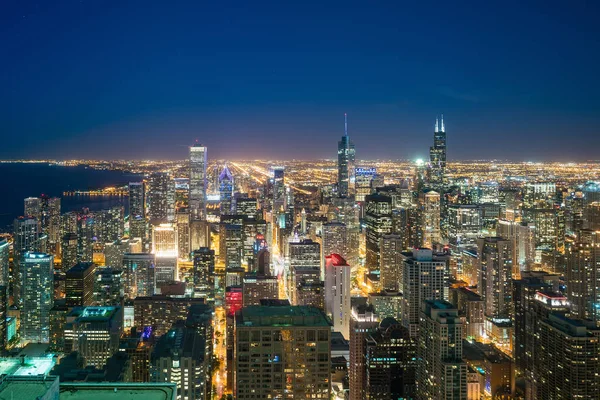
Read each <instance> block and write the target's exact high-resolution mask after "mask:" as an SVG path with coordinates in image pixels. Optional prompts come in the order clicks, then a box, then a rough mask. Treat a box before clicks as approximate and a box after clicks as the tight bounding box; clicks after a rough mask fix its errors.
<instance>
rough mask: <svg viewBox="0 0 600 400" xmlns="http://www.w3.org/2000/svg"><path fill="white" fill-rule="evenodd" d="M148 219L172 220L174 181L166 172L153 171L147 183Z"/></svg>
mask: <svg viewBox="0 0 600 400" xmlns="http://www.w3.org/2000/svg"><path fill="white" fill-rule="evenodd" d="M148 217H149V218H150V221H159V222H172V221H173V220H174V217H175V183H174V182H173V180H172V179H171V177H170V176H169V174H168V173H166V172H154V173H153V174H152V175H150V182H149V184H148Z"/></svg>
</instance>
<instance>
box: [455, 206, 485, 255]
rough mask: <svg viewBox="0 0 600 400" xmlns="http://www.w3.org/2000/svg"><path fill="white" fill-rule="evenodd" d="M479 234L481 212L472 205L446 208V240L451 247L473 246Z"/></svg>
mask: <svg viewBox="0 0 600 400" xmlns="http://www.w3.org/2000/svg"><path fill="white" fill-rule="evenodd" d="M480 232H481V210H480V209H479V207H478V206H477V205H473V204H451V205H449V206H448V239H449V242H450V244H451V245H454V246H468V245H474V244H475V241H476V239H477V237H478V236H479V234H480Z"/></svg>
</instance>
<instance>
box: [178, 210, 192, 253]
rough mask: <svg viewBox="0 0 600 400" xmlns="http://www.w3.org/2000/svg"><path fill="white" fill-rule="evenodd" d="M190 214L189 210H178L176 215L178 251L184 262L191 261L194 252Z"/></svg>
mask: <svg viewBox="0 0 600 400" xmlns="http://www.w3.org/2000/svg"><path fill="white" fill-rule="evenodd" d="M190 222H191V221H190V214H189V213H188V210H187V209H181V210H178V211H177V213H176V214H175V223H176V228H177V250H178V256H179V258H180V259H182V260H189V259H190V252H191V250H192V248H191V244H192V236H191V229H190Z"/></svg>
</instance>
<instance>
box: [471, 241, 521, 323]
mask: <svg viewBox="0 0 600 400" xmlns="http://www.w3.org/2000/svg"><path fill="white" fill-rule="evenodd" d="M477 249H478V250H477V255H478V258H477V259H478V261H479V271H480V275H479V283H478V285H477V288H478V292H479V294H480V295H481V297H482V299H483V302H484V307H485V315H486V317H491V318H509V317H510V316H511V315H512V291H511V290H512V289H511V287H512V286H511V285H512V272H513V265H514V251H513V243H512V241H509V240H505V239H503V238H499V237H486V238H480V239H477Z"/></svg>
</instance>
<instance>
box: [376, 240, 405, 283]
mask: <svg viewBox="0 0 600 400" xmlns="http://www.w3.org/2000/svg"><path fill="white" fill-rule="evenodd" d="M403 250H404V247H403V240H402V236H400V235H383V236H382V237H381V241H380V260H381V269H380V275H379V276H380V278H379V279H380V282H381V288H382V289H384V290H399V289H400V284H401V283H402V272H403V270H402V267H403V265H402V255H401V253H402V251H403Z"/></svg>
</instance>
